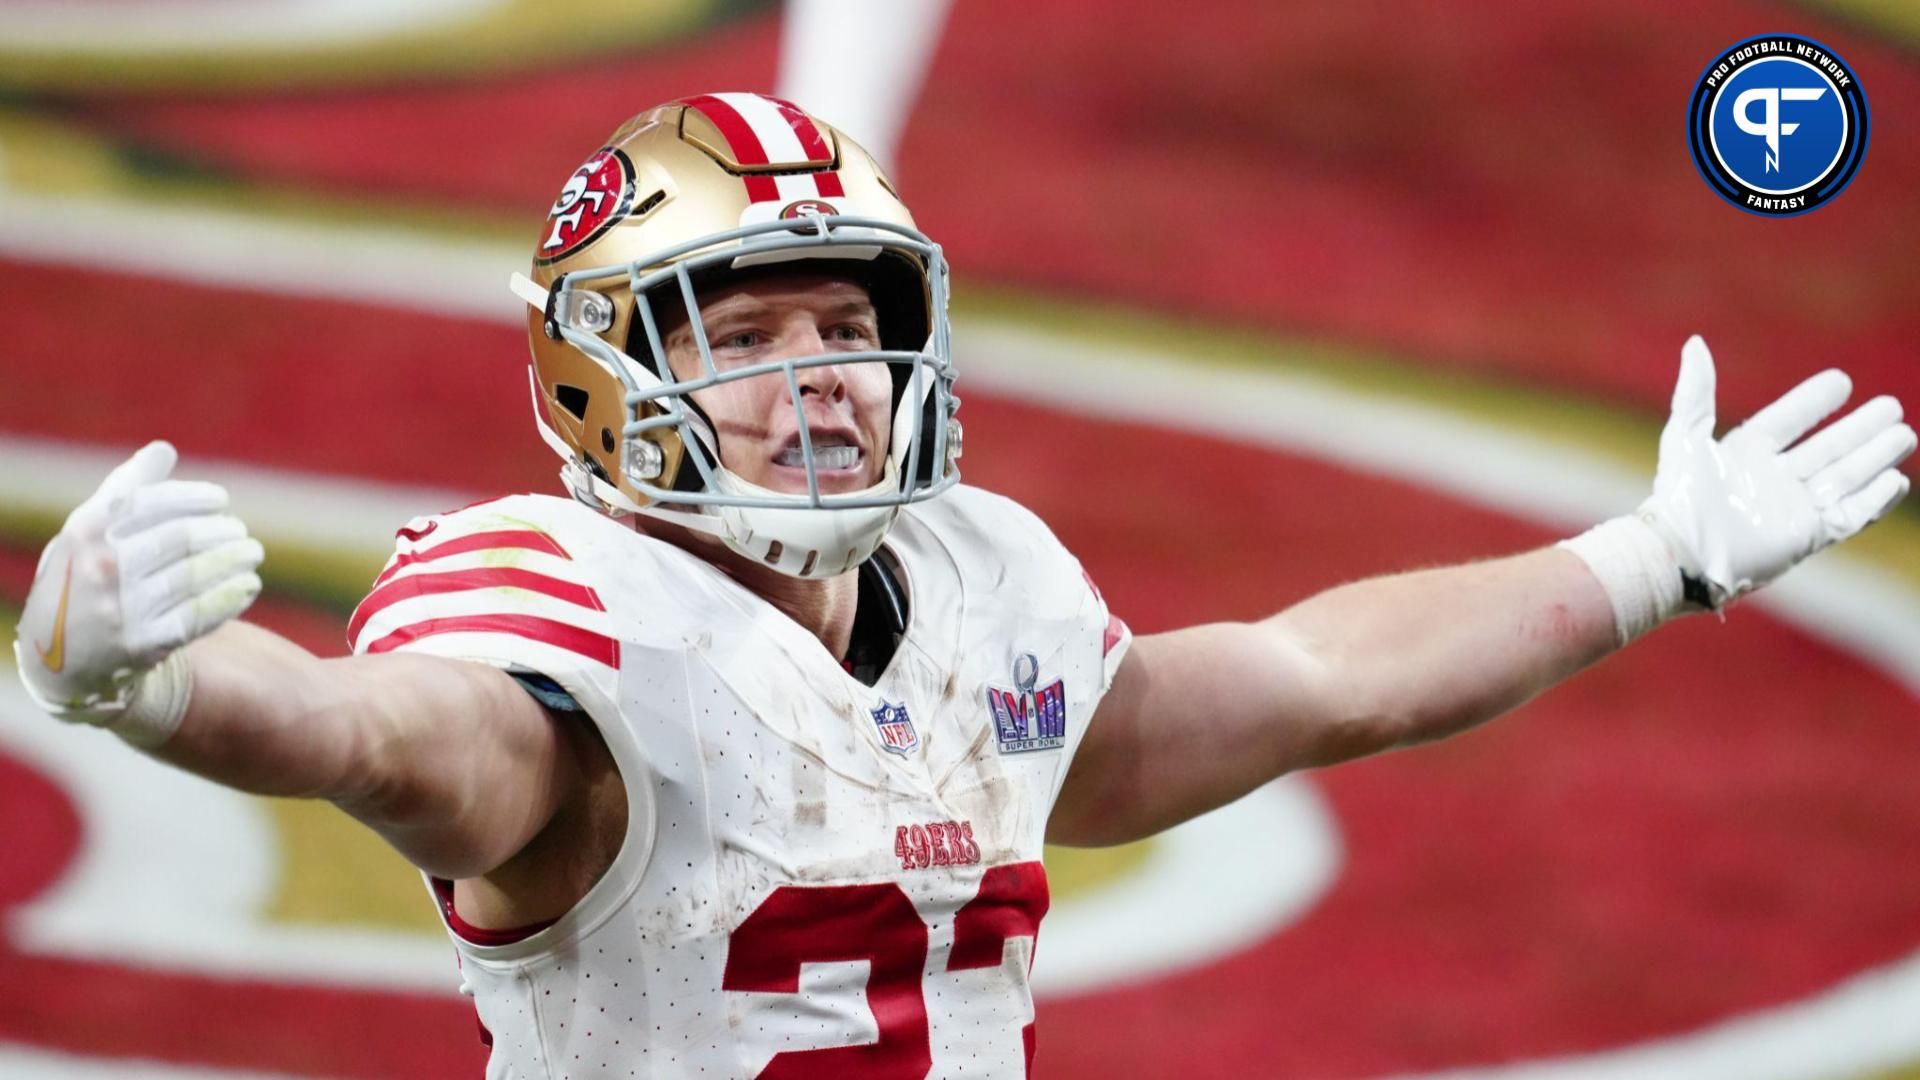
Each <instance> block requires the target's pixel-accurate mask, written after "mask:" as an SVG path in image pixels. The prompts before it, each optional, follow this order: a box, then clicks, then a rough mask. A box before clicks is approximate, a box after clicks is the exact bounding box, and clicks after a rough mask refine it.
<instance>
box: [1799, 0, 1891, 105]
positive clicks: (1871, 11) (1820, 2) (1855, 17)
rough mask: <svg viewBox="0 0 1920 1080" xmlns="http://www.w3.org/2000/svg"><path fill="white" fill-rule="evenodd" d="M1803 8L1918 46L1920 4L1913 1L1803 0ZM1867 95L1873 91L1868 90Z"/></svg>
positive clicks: (1871, 89) (1870, 88) (1869, 88)
mask: <svg viewBox="0 0 1920 1080" xmlns="http://www.w3.org/2000/svg"><path fill="white" fill-rule="evenodd" d="M1802 2H1803V3H1804V4H1805V6H1807V7H1810V8H1814V9H1816V10H1818V9H1821V8H1825V9H1826V10H1827V11H1829V12H1831V13H1832V14H1834V15H1836V16H1838V17H1839V18H1841V19H1844V20H1846V21H1847V22H1850V23H1853V24H1854V26H1855V27H1856V28H1858V29H1866V30H1878V31H1880V32H1881V33H1884V34H1886V35H1887V36H1888V37H1893V38H1901V39H1904V40H1905V41H1906V42H1907V44H1909V45H1913V44H1920V4H1915V3H1914V2H1913V0H1802ZM1867 92H1868V93H1872V92H1873V88H1872V87H1871V86H1869V87H1868V88H1867Z"/></svg>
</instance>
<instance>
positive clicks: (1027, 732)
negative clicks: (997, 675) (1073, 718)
mask: <svg viewBox="0 0 1920 1080" xmlns="http://www.w3.org/2000/svg"><path fill="white" fill-rule="evenodd" d="M1039 681H1040V661H1039V660H1037V659H1035V657H1034V655H1033V654H1032V653H1024V654H1022V655H1021V657H1020V658H1019V659H1018V660H1015V661H1014V662H1013V684H1014V686H1015V689H1013V690H1003V689H1001V688H1000V687H998V686H989V687H987V708H988V709H989V710H990V711H991V712H992V713H993V733H994V737H995V738H996V739H997V740H998V741H999V743H1000V752H1001V753H1003V754H1022V753H1025V752H1027V751H1029V750H1053V749H1055V748H1058V747H1061V746H1065V745H1066V742H1067V684H1066V681H1065V680H1063V679H1055V680H1053V681H1052V682H1051V683H1048V684H1047V685H1046V686H1042V687H1040V688H1039V689H1035V688H1034V684H1036V683H1038V682H1039Z"/></svg>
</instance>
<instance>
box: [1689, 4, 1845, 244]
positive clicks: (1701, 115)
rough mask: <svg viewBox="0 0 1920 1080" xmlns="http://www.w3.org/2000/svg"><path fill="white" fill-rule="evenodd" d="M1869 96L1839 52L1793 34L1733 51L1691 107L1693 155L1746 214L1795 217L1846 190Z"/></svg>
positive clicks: (1697, 90) (1707, 76) (1706, 76)
mask: <svg viewBox="0 0 1920 1080" xmlns="http://www.w3.org/2000/svg"><path fill="white" fill-rule="evenodd" d="M1867 129H1868V121H1867V95H1866V93H1865V92H1864V91H1863V90H1861V88H1860V80H1859V79H1858V78H1856V77H1855V75H1854V72H1853V69H1852V68H1850V67H1848V66H1847V64H1846V62H1845V61H1844V60H1841V59H1840V58H1839V57H1838V56H1835V55H1834V54H1833V50H1831V49H1829V48H1827V47H1826V46H1825V45H1822V44H1820V43H1819V42H1817V41H1815V40H1813V39H1812V38H1805V37H1800V36H1799V35H1797V34H1763V35H1761V36H1759V37H1752V38H1748V39H1747V40H1745V41H1742V42H1740V43H1738V44H1736V45H1734V46H1733V47H1731V48H1729V49H1727V50H1726V51H1725V52H1723V53H1721V54H1720V55H1719V56H1716V57H1714V59H1713V62H1712V63H1710V64H1708V65H1707V70H1706V71H1705V72H1703V73H1702V74H1701V76H1700V82H1699V84H1698V85H1697V86H1695V87H1694V90H1693V101H1692V103H1691V104H1690V105H1689V106H1688V109H1687V138H1688V142H1689V144H1690V145H1691V147H1692V150H1693V163H1694V165H1695V166H1697V167H1698V168H1699V169H1700V175H1701V176H1702V177H1704V178H1706V181H1707V185H1708V186H1709V187H1711V188H1713V190H1714V191H1715V193H1717V194H1718V195H1719V196H1720V197H1721V198H1723V199H1725V200H1727V201H1728V202H1730V203H1732V204H1733V205H1735V206H1737V207H1739V208H1740V209H1742V210H1745V211H1747V212H1748V213H1753V214H1762V215H1766V216H1769V217H1791V216H1793V215H1795V214H1804V213H1806V212H1807V211H1809V210H1812V209H1815V208H1817V207H1820V206H1824V205H1825V204H1826V203H1827V202H1828V201H1830V200H1831V199H1832V198H1833V197H1834V196H1836V195H1838V194H1840V193H1841V192H1842V191H1844V190H1846V187H1847V184H1849V183H1850V182H1852V180H1853V177H1854V174H1855V173H1857V172H1859V171H1860V161H1861V159H1862V158H1864V157H1865V156H1866V153H1867Z"/></svg>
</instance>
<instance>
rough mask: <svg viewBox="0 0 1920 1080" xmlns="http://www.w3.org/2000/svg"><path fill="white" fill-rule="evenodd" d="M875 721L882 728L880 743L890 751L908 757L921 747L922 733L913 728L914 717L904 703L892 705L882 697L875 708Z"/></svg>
mask: <svg viewBox="0 0 1920 1080" xmlns="http://www.w3.org/2000/svg"><path fill="white" fill-rule="evenodd" d="M873 722H874V724H875V725H876V726H877V727H879V729H880V745H881V746H883V747H885V748H886V749H887V751H888V752H889V753H894V754H899V755H900V756H901V757H906V756H907V755H908V754H911V753H913V752H914V751H915V750H918V749H920V735H919V733H918V732H916V731H914V730H913V718H912V717H911V716H908V715H907V707H906V706H905V705H904V704H902V705H890V704H888V703H887V701H886V700H885V699H882V700H881V702H880V707H879V708H877V709H875V710H873Z"/></svg>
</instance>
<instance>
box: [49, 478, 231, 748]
mask: <svg viewBox="0 0 1920 1080" xmlns="http://www.w3.org/2000/svg"><path fill="white" fill-rule="evenodd" d="M176 460H178V454H177V452H176V451H175V450H174V448H173V447H172V445H170V444H168V443H165V442H153V443H148V444H147V445H146V446H145V447H142V448H141V449H140V450H139V451H138V452H136V453H135V454H134V455H133V456H132V457H131V458H128V459H127V461H126V462H125V463H123V464H122V465H121V466H120V467H119V468H117V469H115V470H113V472H112V473H110V474H109V475H108V476H107V478H106V480H104V481H102V482H101V484H100V488H99V490H97V491H95V492H94V493H93V495H92V496H91V497H90V498H88V499H87V501H85V502H83V503H81V504H80V506H79V507H78V508H76V509H75V510H74V511H73V513H72V514H71V515H70V516H68V518H67V522H66V524H65V525H64V526H63V527H62V528H61V530H60V534H59V535H58V536H56V537H54V538H53V541H52V542H51V543H49V544H48V545H47V549H46V551H45V552H44V553H42V555H41V556H40V566H39V569H38V570H37V571H35V575H34V580H33V588H32V589H31V591H29V592H28V593H27V605H26V610H25V612H24V613H23V614H22V616H21V619H20V626H19V629H18V631H17V634H16V636H15V639H14V643H13V649H14V656H15V659H16V660H17V661H18V662H19V670H20V677H21V680H22V681H23V682H24V683H25V684H26V687H27V690H28V692H29V693H30V694H31V695H32V696H33V698H34V700H35V701H37V702H38V703H39V704H40V706H41V707H42V708H44V709H46V710H47V712H49V713H51V714H52V715H54V716H56V717H58V718H60V719H63V720H69V721H74V722H82V723H90V724H98V725H100V726H103V727H110V728H111V727H114V726H115V725H116V723H117V722H118V721H119V720H120V719H121V718H122V715H123V714H124V713H125V711H126V709H127V706H128V703H129V701H130V700H132V699H133V697H134V696H135V690H136V688H137V687H138V686H139V684H140V681H141V680H142V679H143V678H144V677H146V676H147V675H148V673H150V672H151V671H152V670H153V669H154V667H155V665H157V664H159V663H160V662H161V661H162V660H164V659H166V657H167V656H168V655H169V654H170V653H172V652H173V651H174V650H175V649H178V648H179V647H180V646H182V645H185V644H186V643H187V642H189V641H192V640H194V639H195V638H198V637H200V636H201V635H203V634H206V633H209V632H211V631H212V630H213V629H214V628H215V627H218V626H219V625H220V624H222V623H224V622H226V621H227V620H228V619H231V618H233V617H234V616H236V615H238V614H240V613H241V612H242V611H244V610H246V608H247V605H249V604H251V603H252V602H253V599H254V597H256V596H258V595H259V593H260V578H259V576H258V575H257V574H256V573H255V572H254V571H255V569H256V568H257V567H258V566H259V565H260V560H261V558H262V557H263V552H262V550H261V547H260V543H259V541H257V540H254V539H253V538H252V537H250V536H248V535H247V527H246V526H245V525H244V524H242V523H241V521H240V519H239V518H236V517H233V516H232V515H230V514H227V513H225V511H226V509H227V492H226V489H225V488H222V487H221V486H220V485H218V484H210V483H204V482H200V481H193V480H170V479H168V476H169V475H170V474H171V473H172V472H173V467H174V463H175V461H176Z"/></svg>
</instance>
